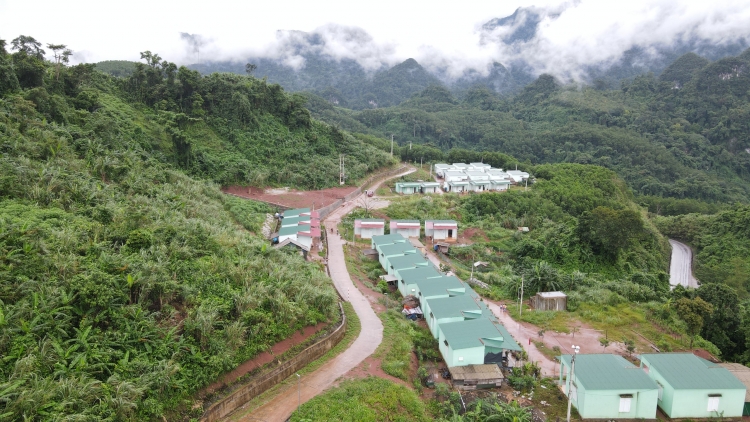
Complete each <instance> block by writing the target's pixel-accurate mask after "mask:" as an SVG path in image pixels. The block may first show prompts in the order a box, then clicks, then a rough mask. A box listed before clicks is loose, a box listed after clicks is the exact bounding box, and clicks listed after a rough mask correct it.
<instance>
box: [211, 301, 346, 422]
mask: <svg viewBox="0 0 750 422" xmlns="http://www.w3.org/2000/svg"><path fill="white" fill-rule="evenodd" d="M339 310H340V312H341V322H340V323H339V326H338V327H336V329H334V330H333V331H332V332H331V333H330V334H328V335H327V336H325V337H323V338H321V339H320V340H318V341H317V342H315V344H313V345H312V346H310V347H308V348H307V349H305V350H303V351H301V352H300V353H299V354H298V355H297V356H295V357H293V358H291V359H289V360H288V361H286V362H283V363H282V364H280V365H279V366H277V367H275V368H273V369H270V370H268V371H266V372H263V373H261V374H259V375H258V376H256V377H255V378H254V379H252V380H250V381H249V382H248V383H246V384H244V385H243V386H242V387H240V388H239V389H237V390H236V391H234V392H233V393H232V394H230V395H229V396H227V397H225V398H223V399H221V400H220V401H218V402H216V403H214V404H212V405H211V406H210V407H209V408H208V409H207V410H206V411H205V413H203V417H201V421H203V422H213V421H217V420H219V419H221V418H223V417H225V416H227V415H229V414H230V413H232V412H234V411H235V410H236V409H238V408H239V407H241V406H242V405H244V404H245V403H247V402H248V401H250V400H252V399H253V398H255V397H256V396H258V395H260V394H261V393H263V392H264V391H266V390H268V389H269V388H271V387H273V386H274V385H276V384H278V383H280V382H282V381H284V380H285V379H287V378H289V377H290V376H292V375H294V373H295V372H297V371H299V370H300V369H302V368H304V367H305V366H307V365H308V364H310V363H311V362H313V361H315V360H317V359H318V358H320V357H321V356H323V355H324V354H326V353H327V352H328V351H329V350H331V349H332V348H333V347H334V346H336V345H337V344H338V343H339V341H341V339H342V338H344V334H346V314H344V308H343V307H342V306H341V304H340V303H339Z"/></svg>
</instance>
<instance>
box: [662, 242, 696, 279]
mask: <svg viewBox="0 0 750 422" xmlns="http://www.w3.org/2000/svg"><path fill="white" fill-rule="evenodd" d="M669 244H670V245H672V260H671V262H670V264H669V286H670V288H672V289H674V288H675V286H677V285H678V284H679V285H682V286H683V287H685V288H689V287H692V288H694V289H697V288H698V280H696V279H695V277H693V268H692V265H693V251H692V250H691V249H690V247H689V246H688V245H686V244H684V243H680V242H678V241H676V240H672V239H669Z"/></svg>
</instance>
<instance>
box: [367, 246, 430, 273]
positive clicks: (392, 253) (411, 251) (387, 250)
mask: <svg viewBox="0 0 750 422" xmlns="http://www.w3.org/2000/svg"><path fill="white" fill-rule="evenodd" d="M376 251H378V260H379V261H380V266H381V267H383V269H384V270H388V259H389V258H393V257H397V256H404V255H418V254H417V248H415V247H414V246H412V244H411V243H409V242H405V243H392V244H389V245H383V246H380V245H378V249H376ZM420 256H421V255H420Z"/></svg>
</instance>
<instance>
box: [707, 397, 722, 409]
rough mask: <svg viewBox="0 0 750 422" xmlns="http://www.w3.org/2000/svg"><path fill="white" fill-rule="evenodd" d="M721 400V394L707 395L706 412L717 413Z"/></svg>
mask: <svg viewBox="0 0 750 422" xmlns="http://www.w3.org/2000/svg"><path fill="white" fill-rule="evenodd" d="M720 398H721V394H709V395H708V409H706V410H708V411H709V412H718V411H719V399H720Z"/></svg>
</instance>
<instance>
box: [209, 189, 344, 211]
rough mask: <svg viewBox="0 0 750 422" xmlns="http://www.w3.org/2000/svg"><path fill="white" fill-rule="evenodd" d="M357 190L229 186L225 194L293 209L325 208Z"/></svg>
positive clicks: (224, 190)
mask: <svg viewBox="0 0 750 422" xmlns="http://www.w3.org/2000/svg"><path fill="white" fill-rule="evenodd" d="M356 189H357V188H356V187H355V186H346V187H340V188H329V189H322V190H308V191H298V190H294V189H289V190H285V189H261V188H254V187H247V186H229V187H226V188H224V189H222V191H223V192H226V193H231V194H232V195H237V196H241V197H243V198H248V199H254V200H256V201H263V202H272V203H274V204H279V205H283V206H286V207H291V208H313V207H315V209H318V208H321V207H325V206H326V205H329V204H332V203H334V202H336V201H338V200H339V199H341V198H343V197H345V196H346V195H348V194H350V193H351V192H353V191H354V190H356Z"/></svg>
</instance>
